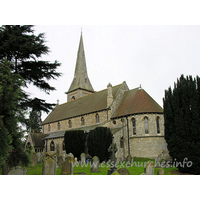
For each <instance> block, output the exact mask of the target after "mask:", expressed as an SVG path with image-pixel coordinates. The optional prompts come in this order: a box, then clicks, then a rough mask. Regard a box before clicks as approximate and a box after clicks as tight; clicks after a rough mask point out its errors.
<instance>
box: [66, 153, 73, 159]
mask: <svg viewBox="0 0 200 200" xmlns="http://www.w3.org/2000/svg"><path fill="white" fill-rule="evenodd" d="M66 157H74V155H73V153H68V154H67V155H66ZM66 157H65V158H66Z"/></svg>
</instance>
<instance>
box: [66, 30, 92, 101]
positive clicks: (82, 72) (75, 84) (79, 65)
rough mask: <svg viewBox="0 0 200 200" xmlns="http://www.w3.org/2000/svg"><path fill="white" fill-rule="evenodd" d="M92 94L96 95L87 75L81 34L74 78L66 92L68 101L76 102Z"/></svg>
mask: <svg viewBox="0 0 200 200" xmlns="http://www.w3.org/2000/svg"><path fill="white" fill-rule="evenodd" d="M91 93H94V89H93V87H92V85H91V83H90V80H89V77H88V74H87V67H86V60H85V52H84V46H83V37H82V32H81V38H80V43H79V49H78V53H77V60H76V68H75V72H74V78H73V81H72V83H71V86H70V88H69V90H68V91H67V92H66V94H67V101H71V100H75V99H77V98H79V97H83V96H86V95H88V94H91Z"/></svg>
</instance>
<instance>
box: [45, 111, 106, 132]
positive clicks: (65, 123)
mask: <svg viewBox="0 0 200 200" xmlns="http://www.w3.org/2000/svg"><path fill="white" fill-rule="evenodd" d="M97 113H98V115H99V119H100V122H99V123H96V114H97ZM97 113H92V114H88V115H83V116H79V117H74V118H71V119H67V120H62V121H59V123H60V129H58V122H53V123H50V124H45V125H43V126H44V128H43V130H44V133H51V132H56V131H59V130H70V129H74V128H81V127H83V126H82V125H81V118H82V117H83V118H84V120H85V125H84V126H91V125H96V124H101V123H104V122H105V121H107V111H101V112H97ZM69 120H71V122H72V128H69ZM49 125H50V131H49V128H48V127H49Z"/></svg>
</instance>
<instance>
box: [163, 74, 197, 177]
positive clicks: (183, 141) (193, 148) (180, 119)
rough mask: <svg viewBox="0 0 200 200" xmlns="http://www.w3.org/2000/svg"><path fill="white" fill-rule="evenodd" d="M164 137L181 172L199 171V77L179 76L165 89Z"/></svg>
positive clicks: (195, 172)
mask: <svg viewBox="0 0 200 200" xmlns="http://www.w3.org/2000/svg"><path fill="white" fill-rule="evenodd" d="M163 102H164V119H165V140H166V142H167V145H168V150H169V154H170V156H171V157H172V158H173V162H174V163H175V165H176V166H177V167H178V169H179V170H180V171H181V172H188V173H194V174H200V157H199V155H200V78H199V77H198V76H197V78H196V79H195V78H194V79H193V78H192V76H187V77H186V78H185V77H184V75H181V77H180V79H179V80H177V83H174V89H173V90H172V89H171V87H169V89H168V90H165V97H164V99H163ZM184 162H187V163H184Z"/></svg>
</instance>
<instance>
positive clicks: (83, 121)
mask: <svg viewBox="0 0 200 200" xmlns="http://www.w3.org/2000/svg"><path fill="white" fill-rule="evenodd" d="M84 125H85V119H84V117H81V126H84Z"/></svg>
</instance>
